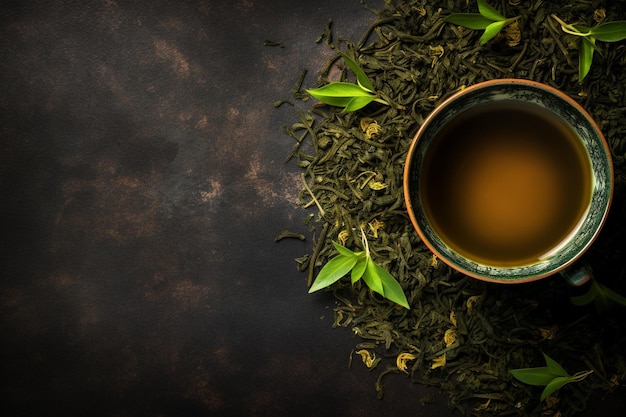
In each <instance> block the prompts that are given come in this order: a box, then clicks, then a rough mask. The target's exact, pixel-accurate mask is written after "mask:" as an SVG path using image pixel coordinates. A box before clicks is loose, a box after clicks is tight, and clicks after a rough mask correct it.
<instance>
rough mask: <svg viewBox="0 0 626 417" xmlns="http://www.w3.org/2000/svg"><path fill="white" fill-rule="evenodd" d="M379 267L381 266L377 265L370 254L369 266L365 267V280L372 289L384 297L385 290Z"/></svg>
mask: <svg viewBox="0 0 626 417" xmlns="http://www.w3.org/2000/svg"><path fill="white" fill-rule="evenodd" d="M377 268H380V267H379V266H378V265H376V264H375V263H374V261H373V260H372V258H370V257H369V256H368V257H367V266H366V267H365V272H364V274H363V281H365V283H366V284H367V286H368V287H370V289H371V290H372V291H375V292H377V293H378V294H380V295H382V296H383V297H384V296H385V290H384V289H383V282H382V280H381V278H380V275H379V271H378V269H377ZM380 269H382V268H380Z"/></svg>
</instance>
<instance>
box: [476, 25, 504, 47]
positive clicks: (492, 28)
mask: <svg viewBox="0 0 626 417" xmlns="http://www.w3.org/2000/svg"><path fill="white" fill-rule="evenodd" d="M506 24H507V21H506V20H504V21H500V22H493V23H492V24H490V25H489V26H487V27H486V28H485V33H483V35H482V36H481V37H480V44H481V45H484V44H486V43H487V42H488V41H490V40H491V39H493V38H494V37H495V36H496V35H497V34H498V33H500V31H501V30H502V28H503V27H504V26H505V25H506Z"/></svg>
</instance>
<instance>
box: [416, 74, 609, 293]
mask: <svg viewBox="0 0 626 417" xmlns="http://www.w3.org/2000/svg"><path fill="white" fill-rule="evenodd" d="M498 101H501V102H503V103H504V102H507V101H508V102H510V101H513V102H520V101H522V102H525V103H532V104H534V105H536V106H539V107H540V108H541V109H542V110H541V111H543V110H545V111H546V112H551V113H552V114H554V115H556V116H558V117H559V118H561V119H562V120H563V121H565V122H566V123H567V124H568V125H569V126H570V127H572V128H573V130H574V131H575V132H576V134H577V136H578V137H579V139H580V140H581V141H582V142H583V144H584V148H585V149H586V151H587V154H588V157H589V160H590V163H591V168H592V181H591V187H592V190H591V202H590V207H589V209H588V210H587V212H586V214H585V215H584V219H583V220H582V221H581V223H580V224H579V226H578V228H577V229H576V231H575V232H574V233H573V234H572V235H571V236H570V237H569V238H568V240H567V241H566V242H565V244H563V245H560V246H559V247H558V249H557V250H555V251H553V253H551V254H550V255H548V256H547V257H546V258H544V259H539V260H537V261H536V262H534V263H531V264H526V265H523V266H519V267H518V266H513V267H508V266H506V267H505V266H493V265H485V264H483V263H478V262H476V261H473V260H471V259H468V258H467V257H465V256H462V255H461V254H459V253H457V252H455V251H454V250H453V249H452V248H450V246H448V245H447V244H446V242H445V241H444V240H443V239H442V238H441V237H440V236H438V234H437V233H436V232H435V231H434V230H433V228H432V227H431V225H430V223H429V220H428V217H427V215H426V213H425V210H424V209H423V206H422V202H421V201H420V199H421V197H420V181H419V178H420V172H421V169H422V162H423V159H424V157H425V155H426V151H427V149H428V148H429V146H430V144H431V143H432V141H433V139H434V138H435V137H436V136H437V134H438V132H439V131H441V129H442V128H443V127H445V126H446V125H447V124H448V123H449V122H450V121H452V120H454V119H455V118H456V117H457V116H458V115H460V114H461V113H463V112H464V111H466V110H468V109H470V108H472V107H473V106H476V105H479V104H483V103H487V102H489V103H493V102H498ZM612 196H613V164H612V161H611V152H610V149H609V147H608V145H607V142H606V140H605V138H604V136H603V135H602V132H601V131H600V128H599V127H598V125H597V124H596V123H595V121H594V120H593V119H592V117H591V116H590V115H589V114H588V113H587V112H586V111H585V110H584V109H583V108H582V107H581V106H580V105H579V104H578V103H576V102H575V101H574V100H573V99H572V98H570V97H569V96H567V95H566V94H564V93H563V92H561V91H559V90H557V89H555V88H553V87H550V86H547V85H544V84H541V83H538V82H534V81H529V80H521V79H501V80H491V81H486V82H483V83H479V84H476V85H473V86H471V87H468V88H466V89H464V90H461V91H459V92H457V93H455V94H454V95H452V96H451V97H449V98H448V99H446V100H445V101H444V102H443V103H441V104H440V105H439V106H438V107H437V108H436V109H435V110H434V111H433V112H432V113H431V114H430V115H429V116H428V117H427V118H426V120H425V121H424V123H423V124H422V126H421V127H420V129H419V131H418V132H417V134H416V136H415V138H414V139H413V142H412V144H411V146H410V148H409V151H408V154H407V159H406V165H405V168H404V198H405V202H406V206H407V210H408V214H409V217H410V219H411V222H412V223H413V226H414V227H415V230H416V231H417V233H418V234H419V236H420V237H421V239H422V241H423V242H424V243H425V244H426V245H427V246H428V248H429V249H430V250H431V251H432V252H433V253H434V254H435V255H436V256H437V257H439V258H440V259H441V260H442V261H443V262H445V263H446V264H448V265H449V266H451V267H452V268H454V269H456V270H458V271H460V272H462V273H464V274H466V275H469V276H471V277H474V278H478V279H481V280H484V281H490V282H498V283H510V284H516V283H523V282H530V281H535V280H538V279H541V278H545V277H547V276H550V275H553V274H555V273H557V272H561V274H562V275H563V277H565V278H566V279H567V280H568V281H569V282H570V283H571V284H573V285H581V284H583V283H584V282H585V281H586V280H587V279H588V276H589V274H588V273H587V272H586V271H587V269H586V266H581V267H579V265H580V263H578V262H576V261H577V260H578V259H579V258H580V257H581V256H582V255H583V253H584V252H585V251H586V250H587V249H588V248H589V246H590V245H591V244H592V242H593V241H594V240H595V238H596V237H597V235H598V233H599V232H600V229H601V228H602V225H603V224H604V222H605V219H606V217H607V214H608V211H609V207H610V204H611V199H612ZM574 263H576V265H574Z"/></svg>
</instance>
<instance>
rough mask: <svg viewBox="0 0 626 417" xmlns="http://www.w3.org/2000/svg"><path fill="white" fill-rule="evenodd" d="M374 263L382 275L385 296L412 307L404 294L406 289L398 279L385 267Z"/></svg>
mask: <svg viewBox="0 0 626 417" xmlns="http://www.w3.org/2000/svg"><path fill="white" fill-rule="evenodd" d="M373 265H374V267H375V268H376V273H377V275H378V276H379V277H380V280H381V281H382V283H383V292H384V293H385V298H387V299H388V300H391V301H393V302H394V303H397V304H400V305H401V306H402V307H404V308H406V309H410V308H411V307H409V302H408V300H407V299H406V296H405V295H404V290H402V287H401V286H400V283H399V282H398V281H396V279H395V278H394V277H393V276H392V275H391V274H390V273H389V272H387V271H386V270H385V269H383V268H382V267H380V266H379V265H376V264H373Z"/></svg>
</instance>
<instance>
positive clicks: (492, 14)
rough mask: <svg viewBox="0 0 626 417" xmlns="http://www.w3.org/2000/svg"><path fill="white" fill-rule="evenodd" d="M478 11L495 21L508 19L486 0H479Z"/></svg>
mask: <svg viewBox="0 0 626 417" xmlns="http://www.w3.org/2000/svg"><path fill="white" fill-rule="evenodd" d="M478 11H479V12H480V14H481V15H483V16H484V17H486V18H487V19H489V20H491V21H494V22H495V21H503V20H506V17H504V16H502V15H501V14H500V13H499V12H498V11H497V10H496V9H494V8H493V7H491V6H490V5H489V4H487V2H485V1H484V0H478Z"/></svg>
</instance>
